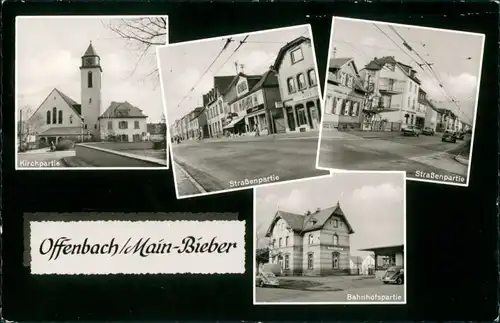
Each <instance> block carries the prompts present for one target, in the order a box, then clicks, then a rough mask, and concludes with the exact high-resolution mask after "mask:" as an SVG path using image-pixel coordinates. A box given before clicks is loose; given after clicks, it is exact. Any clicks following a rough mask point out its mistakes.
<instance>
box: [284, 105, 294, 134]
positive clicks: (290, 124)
mask: <svg viewBox="0 0 500 323" xmlns="http://www.w3.org/2000/svg"><path fill="white" fill-rule="evenodd" d="M286 117H287V119H288V128H290V131H295V127H296V125H295V117H294V116H293V110H292V108H286Z"/></svg>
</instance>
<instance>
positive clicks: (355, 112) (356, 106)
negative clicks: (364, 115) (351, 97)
mask: <svg viewBox="0 0 500 323" xmlns="http://www.w3.org/2000/svg"><path fill="white" fill-rule="evenodd" d="M358 109H359V102H354V103H353V105H352V116H353V117H355V116H357V115H358Z"/></svg>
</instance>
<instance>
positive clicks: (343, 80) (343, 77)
mask: <svg viewBox="0 0 500 323" xmlns="http://www.w3.org/2000/svg"><path fill="white" fill-rule="evenodd" d="M345 79H346V74H345V73H344V72H340V84H342V85H345Z"/></svg>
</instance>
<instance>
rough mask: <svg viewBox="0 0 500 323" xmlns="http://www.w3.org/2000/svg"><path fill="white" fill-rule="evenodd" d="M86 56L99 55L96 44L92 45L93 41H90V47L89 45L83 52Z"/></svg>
mask: <svg viewBox="0 0 500 323" xmlns="http://www.w3.org/2000/svg"><path fill="white" fill-rule="evenodd" d="M86 56H98V55H97V53H96V51H95V49H94V46H92V41H90V44H89V47H87V50H86V51H85V53H84V54H83V57H86Z"/></svg>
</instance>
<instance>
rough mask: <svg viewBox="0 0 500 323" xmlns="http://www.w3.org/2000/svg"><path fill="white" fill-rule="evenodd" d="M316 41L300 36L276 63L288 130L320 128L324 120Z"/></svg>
mask: <svg viewBox="0 0 500 323" xmlns="http://www.w3.org/2000/svg"><path fill="white" fill-rule="evenodd" d="M312 46H313V44H312V42H311V39H310V38H307V37H298V38H296V39H294V40H292V41H291V42H289V43H287V44H286V45H285V46H283V47H282V48H281V49H280V51H279V52H278V55H277V57H276V60H275V62H274V65H273V69H274V70H275V71H276V72H277V73H278V82H279V87H280V92H281V99H282V101H281V102H280V103H278V105H277V107H278V108H280V109H282V110H283V118H282V119H280V118H279V117H276V118H275V121H276V122H277V123H278V124H279V123H284V128H285V131H286V132H290V131H295V132H300V131H308V130H312V129H318V127H319V125H320V120H321V108H320V107H321V105H320V90H319V87H318V80H317V71H316V63H315V57H314V50H313V47H312Z"/></svg>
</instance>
